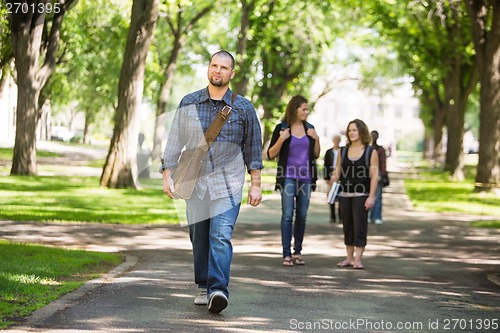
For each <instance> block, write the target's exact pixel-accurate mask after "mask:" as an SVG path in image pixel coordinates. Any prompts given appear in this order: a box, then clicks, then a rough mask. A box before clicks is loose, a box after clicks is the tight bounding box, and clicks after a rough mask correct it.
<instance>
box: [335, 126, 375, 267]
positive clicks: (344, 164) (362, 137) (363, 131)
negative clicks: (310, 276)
mask: <svg viewBox="0 0 500 333" xmlns="http://www.w3.org/2000/svg"><path fill="white" fill-rule="evenodd" d="M346 133H347V144H346V146H345V147H343V148H342V150H341V153H340V156H341V158H340V159H338V161H337V168H336V169H335V171H334V172H333V175H332V177H331V178H330V185H332V184H333V183H334V182H336V181H339V180H340V184H341V187H340V193H339V195H338V196H339V204H340V209H341V210H342V222H343V231H344V244H345V246H346V252H347V256H346V258H345V259H344V260H343V261H341V262H339V263H338V264H337V266H338V267H349V266H352V267H353V268H355V269H363V268H364V266H363V263H362V262H361V260H362V257H363V253H364V251H365V247H366V244H367V234H368V210H369V209H371V208H372V207H373V205H374V204H375V192H376V191H377V183H378V154H373V149H372V147H371V146H370V142H371V137H370V131H369V130H368V126H366V124H365V123H364V122H363V121H362V120H360V119H355V120H352V121H351V122H349V124H348V126H347V131H346ZM344 152H345V153H344Z"/></svg>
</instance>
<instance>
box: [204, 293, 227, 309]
mask: <svg viewBox="0 0 500 333" xmlns="http://www.w3.org/2000/svg"><path fill="white" fill-rule="evenodd" d="M227 303H228V300H227V296H226V295H225V294H224V293H223V292H222V291H215V292H213V293H212V294H210V297H209V299H208V311H210V312H212V313H219V312H221V311H222V310H224V309H225V308H226V307H227Z"/></svg>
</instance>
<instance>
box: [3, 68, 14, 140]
mask: <svg viewBox="0 0 500 333" xmlns="http://www.w3.org/2000/svg"><path fill="white" fill-rule="evenodd" d="M16 106H17V85H16V84H15V83H14V79H13V78H12V77H11V76H9V77H8V78H7V80H5V82H4V84H3V87H0V143H2V144H7V145H12V146H13V145H14V141H15V137H16Z"/></svg>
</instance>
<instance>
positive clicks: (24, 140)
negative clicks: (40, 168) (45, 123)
mask: <svg viewBox="0 0 500 333" xmlns="http://www.w3.org/2000/svg"><path fill="white" fill-rule="evenodd" d="M41 2H43V3H47V2H48V1H41ZM73 2H74V0H67V1H66V2H64V3H61V2H60V1H58V2H57V4H60V6H59V8H60V9H61V10H60V12H59V13H56V14H54V16H53V18H52V22H51V25H50V34H49V36H48V40H46V41H44V45H43V47H42V33H43V31H44V29H47V25H48V22H47V21H46V16H45V13H43V12H42V13H40V12H38V11H35V12H34V13H30V11H29V10H28V11H27V12H23V11H21V10H19V11H17V12H13V13H12V14H11V29H12V33H11V35H12V46H13V48H14V59H15V64H16V72H17V85H18V95H17V109H16V137H15V144H14V154H13V158H12V169H11V171H10V174H11V175H35V174H36V173H37V163H36V125H37V111H38V99H39V97H40V91H41V90H42V88H43V86H44V85H45V83H46V82H47V80H48V79H49V77H50V75H51V74H52V72H53V71H54V68H55V66H56V53H57V47H58V43H59V37H60V33H61V27H62V22H63V18H64V14H65V12H66V11H67V9H68V8H69V7H70V6H71V5H72V3H73ZM28 9H29V8H28ZM41 50H43V51H45V54H43V56H44V57H42V58H44V62H43V65H42V66H41V67H39V62H40V58H41V56H40V55H41V54H40V53H41Z"/></svg>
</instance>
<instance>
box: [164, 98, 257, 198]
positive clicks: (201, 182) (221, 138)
mask: <svg viewBox="0 0 500 333" xmlns="http://www.w3.org/2000/svg"><path fill="white" fill-rule="evenodd" d="M231 97H232V92H231V90H229V89H228V90H227V92H226V94H225V95H224V97H223V99H222V100H221V101H219V102H218V103H216V104H213V102H212V101H211V100H210V97H209V94H208V88H204V89H201V90H199V91H196V92H193V93H191V94H188V95H186V96H185V97H184V98H183V99H182V101H181V102H180V104H179V107H178V108H177V110H176V112H175V115H174V118H173V121H172V126H171V129H170V133H169V136H168V140H167V144H166V146H165V152H164V154H163V160H162V166H161V168H160V172H162V171H163V170H164V169H169V170H173V169H175V167H176V166H177V162H178V160H179V156H180V154H181V151H182V150H183V149H193V148H195V147H197V146H198V145H199V144H200V142H202V141H201V140H202V138H203V136H204V133H205V131H206V130H207V128H208V127H209V126H210V124H211V123H212V121H213V119H214V118H215V117H216V116H217V114H218V112H219V111H220V110H221V109H222V108H223V107H224V106H225V105H226V104H227V105H229V106H231V107H232V108H233V111H232V113H231V115H230V117H229V118H228V119H227V120H226V122H225V124H224V126H223V127H222V130H221V131H220V133H219V135H218V136H217V138H216V140H215V141H214V142H213V143H212V146H211V147H210V149H209V151H208V154H207V156H206V158H205V159H204V161H203V166H202V170H201V175H200V177H199V178H198V180H197V182H196V187H195V194H196V195H197V196H198V197H199V198H200V199H202V198H203V196H204V195H205V192H206V191H207V190H208V192H209V194H210V198H211V199H219V198H224V197H229V196H230V195H232V194H235V193H236V192H237V191H239V190H241V189H242V188H243V185H244V183H245V167H246V169H247V170H248V171H250V170H256V169H262V168H263V167H264V166H263V165H262V137H261V128H260V122H259V119H258V117H257V113H256V112H255V108H254V107H253V105H252V103H251V102H250V101H248V100H247V99H245V98H243V97H242V96H237V97H236V100H235V102H234V104H233V103H232V101H231Z"/></svg>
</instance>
